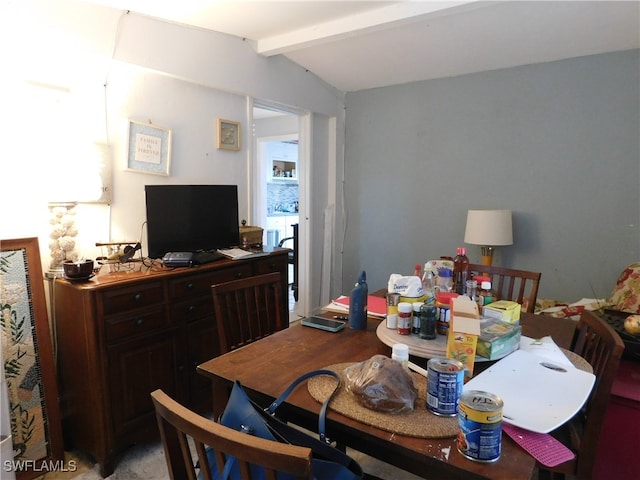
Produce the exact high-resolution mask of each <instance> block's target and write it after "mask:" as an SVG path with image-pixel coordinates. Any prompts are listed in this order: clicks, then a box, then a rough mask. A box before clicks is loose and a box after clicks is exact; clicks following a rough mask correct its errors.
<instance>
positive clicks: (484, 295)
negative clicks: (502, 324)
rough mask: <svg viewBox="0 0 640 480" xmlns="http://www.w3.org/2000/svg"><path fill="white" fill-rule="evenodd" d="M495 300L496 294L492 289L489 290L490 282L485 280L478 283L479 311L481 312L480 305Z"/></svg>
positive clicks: (482, 305)
mask: <svg viewBox="0 0 640 480" xmlns="http://www.w3.org/2000/svg"><path fill="white" fill-rule="evenodd" d="M495 300H496V296H495V294H494V293H493V290H491V282H487V281H486V280H485V281H484V282H482V284H481V285H480V291H479V292H478V307H479V309H480V313H482V307H484V306H485V305H489V304H490V303H493V302H495Z"/></svg>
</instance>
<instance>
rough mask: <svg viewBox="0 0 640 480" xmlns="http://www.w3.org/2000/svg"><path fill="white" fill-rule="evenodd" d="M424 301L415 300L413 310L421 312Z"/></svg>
mask: <svg viewBox="0 0 640 480" xmlns="http://www.w3.org/2000/svg"><path fill="white" fill-rule="evenodd" d="M423 303H424V302H413V311H414V312H419V311H420V307H421V306H422V304H423Z"/></svg>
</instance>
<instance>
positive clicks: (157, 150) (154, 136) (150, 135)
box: [127, 120, 171, 176]
mask: <svg viewBox="0 0 640 480" xmlns="http://www.w3.org/2000/svg"><path fill="white" fill-rule="evenodd" d="M170 163H171V130H169V129H168V128H164V127H158V126H156V125H152V124H151V123H142V122H135V121H131V120H130V121H129V144H128V150H127V170H130V171H134V172H144V173H152V174H154V175H165V176H168V175H169V164H170Z"/></svg>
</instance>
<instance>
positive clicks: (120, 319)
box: [105, 305, 168, 341]
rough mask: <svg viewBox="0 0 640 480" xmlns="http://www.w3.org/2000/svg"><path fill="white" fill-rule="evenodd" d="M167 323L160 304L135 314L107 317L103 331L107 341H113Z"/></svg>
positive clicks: (145, 331)
mask: <svg viewBox="0 0 640 480" xmlns="http://www.w3.org/2000/svg"><path fill="white" fill-rule="evenodd" d="M167 323H168V322H167V316H166V314H165V310H164V307H163V306H161V305H160V306H157V307H154V308H152V309H149V310H145V311H142V312H139V313H137V314H132V315H123V316H117V317H111V318H108V319H106V320H105V332H106V336H107V341H113V340H118V339H121V338H130V337H132V336H134V335H139V334H142V333H147V332H150V331H152V330H155V329H157V328H161V327H164V326H165V325H166V324H167Z"/></svg>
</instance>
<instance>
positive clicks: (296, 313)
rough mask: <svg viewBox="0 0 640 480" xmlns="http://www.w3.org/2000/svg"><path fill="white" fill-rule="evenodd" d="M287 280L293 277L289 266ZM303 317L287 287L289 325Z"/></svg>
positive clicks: (291, 292) (291, 291) (291, 267)
mask: <svg viewBox="0 0 640 480" xmlns="http://www.w3.org/2000/svg"><path fill="white" fill-rule="evenodd" d="M289 270H290V271H289V279H291V278H292V276H293V272H292V270H293V266H292V265H289ZM303 316H304V314H303V312H302V311H301V310H300V309H299V304H298V302H296V300H295V298H293V290H291V286H289V323H293V322H295V321H297V320H300V319H301V318H302V317H303Z"/></svg>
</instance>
